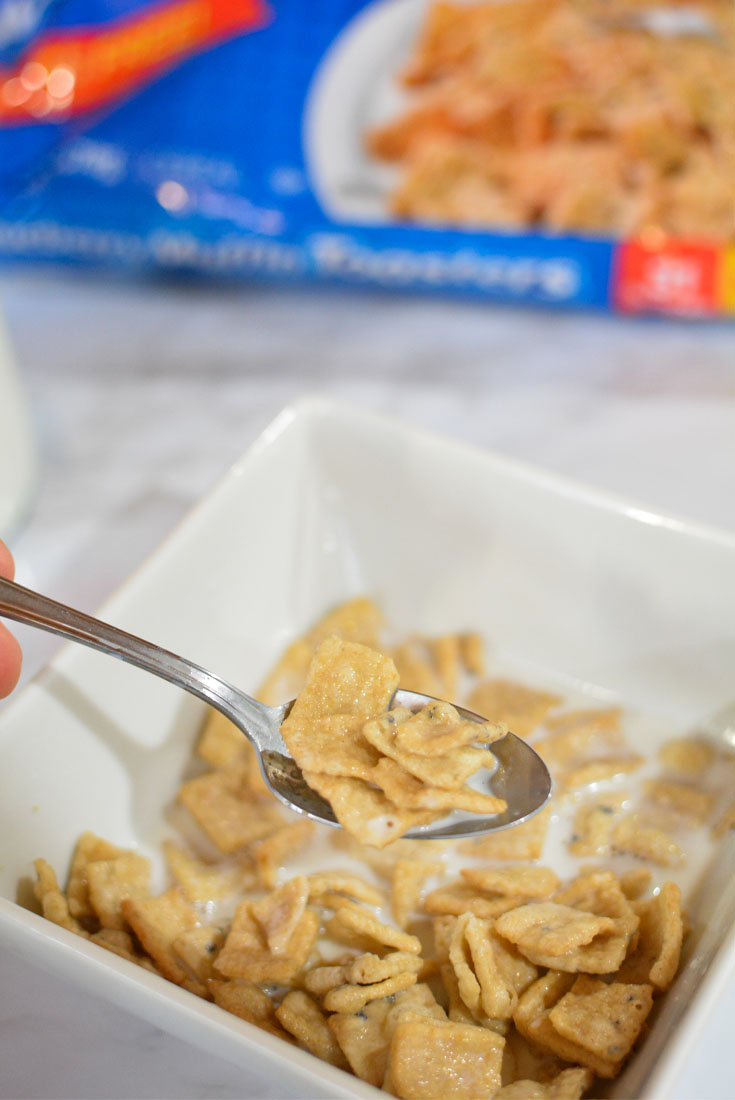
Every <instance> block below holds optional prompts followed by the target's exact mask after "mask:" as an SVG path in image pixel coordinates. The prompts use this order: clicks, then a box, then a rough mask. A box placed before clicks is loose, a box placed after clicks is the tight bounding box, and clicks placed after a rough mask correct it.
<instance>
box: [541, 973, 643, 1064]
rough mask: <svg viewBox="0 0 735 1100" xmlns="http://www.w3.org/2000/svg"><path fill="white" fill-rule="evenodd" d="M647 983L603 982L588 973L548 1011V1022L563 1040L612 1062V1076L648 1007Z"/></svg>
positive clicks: (636, 1034)
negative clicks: (567, 1040)
mask: <svg viewBox="0 0 735 1100" xmlns="http://www.w3.org/2000/svg"><path fill="white" fill-rule="evenodd" d="M652 1007H653V990H652V987H651V986H650V985H628V984H626V983H623V982H617V981H614V982H609V983H608V982H603V981H600V980H598V979H596V978H591V977H589V976H588V975H587V974H583V975H580V977H578V978H577V980H576V982H575V983H574V985H573V986H572V988H571V989H570V990H569V992H568V993H565V994H564V996H563V997H562V998H561V999H560V1000H559V1001H558V1002H557V1003H556V1004H555V1005H554V1007H553V1008H552V1009H551V1011H550V1012H549V1022H550V1023H551V1025H552V1026H553V1028H554V1029H555V1031H557V1032H558V1034H559V1035H561V1036H562V1037H563V1038H564V1039H569V1040H571V1041H572V1042H574V1043H576V1044H578V1045H579V1046H580V1047H582V1048H583V1050H584V1051H586V1052H589V1054H590V1055H592V1059H591V1060H590V1063H588V1064H589V1066H590V1069H594V1070H595V1072H599V1070H598V1069H597V1068H596V1066H595V1064H593V1063H594V1061H596V1060H597V1059H600V1060H602V1061H604V1062H609V1063H611V1064H612V1068H613V1072H612V1073H610V1074H607V1073H606V1074H601V1076H615V1075H616V1073H617V1070H618V1069H619V1068H620V1067H621V1066H622V1063H623V1061H624V1060H625V1058H627V1056H628V1054H629V1053H630V1051H631V1049H632V1047H633V1044H634V1043H635V1041H636V1039H637V1038H638V1036H639V1035H640V1033H641V1031H642V1029H643V1025H644V1023H645V1021H646V1017H647V1016H648V1014H649V1012H650V1011H651V1008H652Z"/></svg>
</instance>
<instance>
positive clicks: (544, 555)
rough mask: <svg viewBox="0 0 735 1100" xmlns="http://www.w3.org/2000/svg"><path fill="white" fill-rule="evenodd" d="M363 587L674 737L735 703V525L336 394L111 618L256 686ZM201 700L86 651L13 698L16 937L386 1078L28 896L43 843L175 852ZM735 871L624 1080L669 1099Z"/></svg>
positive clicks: (155, 1007) (58, 851)
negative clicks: (529, 463)
mask: <svg viewBox="0 0 735 1100" xmlns="http://www.w3.org/2000/svg"><path fill="white" fill-rule="evenodd" d="M253 517H258V519H257V522H254V519H253ZM363 592H367V593H369V594H370V595H372V596H374V597H375V598H376V600H377V601H378V602H379V603H380V605H381V606H382V607H383V608H384V610H385V612H386V615H387V617H388V619H389V621H390V622H391V623H393V624H395V626H396V628H397V629H398V630H399V631H401V632H406V633H408V632H409V631H421V632H426V633H437V632H440V631H446V630H451V629H463V628H466V627H475V628H478V629H481V630H483V632H484V633H485V634H486V635H487V637H488V638H489V640H490V642H491V645H492V654H493V660H494V661H496V660H497V661H499V662H500V663H501V664H505V665H507V666H509V667H510V666H512V667H514V668H516V669H519V670H520V669H522V670H525V672H526V674H527V677H528V679H529V681H530V682H534V681H536V682H541V683H543V682H550V681H553V682H555V683H557V684H561V685H566V686H568V688H569V691H570V692H571V693H577V694H579V693H580V692H581V693H582V694H585V695H588V696H589V697H591V698H595V699H600V698H606V699H619V700H620V701H621V702H622V703H623V704H624V705H627V706H631V707H632V708H634V709H640V710H641V711H643V712H645V713H649V714H652V715H655V716H656V718H657V720H659V721H660V722H661V723H664V724H666V723H671V726H672V729H673V730H676V731H680V730H683V729H687V728H691V727H693V726H695V725H696V723H697V722H698V721H700V720H701V719H702V718H703V717H704V716H706V715H708V714H710V713H712V712H714V711H716V710H717V709H718V708H719V707H721V706H722V705H724V704H725V703H727V702H728V701H729V700H730V698H731V695H730V694H729V693H731V692H732V676H731V670H732V668H733V665H734V663H735V662H734V660H733V658H735V538H733V536H731V535H728V534H724V533H720V532H718V531H715V530H711V529H706V528H703V527H701V526H697V525H693V524H688V523H686V522H684V521H680V520H677V519H674V518H671V517H665V516H660V515H656V514H653V513H652V512H650V511H646V510H644V509H641V508H639V507H636V506H634V505H632V504H628V503H625V502H623V501H620V500H617V499H614V498H611V497H610V496H607V495H604V494H602V493H597V492H595V491H594V490H590V489H587V488H585V487H584V486H580V485H577V484H574V483H571V482H569V481H566V480H563V479H560V478H557V477H555V476H551V475H548V474H545V473H543V472H541V471H538V470H535V469H533V468H529V467H525V466H522V465H519V464H517V463H515V462H511V461H508V460H506V459H504V458H503V457H501V456H498V455H493V454H490V453H486V452H483V451H479V450H475V449H472V448H469V447H466V446H464V445H463V444H461V443H457V442H453V441H449V440H444V439H441V438H437V437H434V436H431V435H428V434H425V433H423V432H420V431H418V430H414V429H412V428H409V427H407V426H406V425H405V424H402V423H399V422H396V421H392V420H388V419H384V418H382V417H379V416H376V415H373V414H366V413H363V412H360V411H358V410H355V409H351V408H347V407H343V406H340V405H336V404H333V403H331V402H327V401H323V400H319V399H312V400H306V401H303V402H301V403H299V404H298V405H296V406H294V407H293V408H291V409H288V410H286V411H285V412H284V413H282V414H281V416H280V417H279V418H278V419H277V421H276V422H275V423H274V424H273V425H272V426H271V427H270V428H269V429H268V430H267V431H266V432H265V433H264V435H263V436H262V437H261V439H260V440H259V441H258V442H257V443H256V444H255V445H254V446H253V447H252V448H251V449H250V451H249V452H248V453H247V454H246V455H245V456H244V458H243V459H242V460H241V461H240V462H239V463H238V464H237V465H236V466H235V467H234V468H233V469H232V470H231V471H230V472H229V474H228V475H227V476H226V477H225V479H224V480H223V481H222V483H221V484H220V485H219V487H218V488H217V489H216V490H215V491H214V492H213V493H212V494H211V495H209V496H208V497H207V498H205V499H204V500H203V501H202V503H201V504H200V505H199V506H198V507H197V508H196V509H195V510H194V511H193V512H192V513H191V514H190V515H189V517H188V518H187V519H186V520H185V521H184V522H183V524H182V525H181V526H180V527H179V528H178V529H177V530H176V531H175V532H174V534H173V535H172V536H171V537H170V538H169V539H168V540H167V541H166V543H165V544H164V545H163V546H162V547H161V549H160V550H159V551H158V552H157V553H156V554H155V555H154V556H153V557H152V558H151V559H150V560H149V562H148V563H147V564H146V565H145V566H144V567H143V568H142V569H141V570H139V572H138V573H137V574H136V575H135V576H134V577H133V578H131V580H130V581H129V582H128V583H127V584H126V585H125V587H124V588H123V589H122V590H121V591H120V593H119V594H118V595H117V596H116V597H115V598H114V599H113V600H111V601H110V602H109V603H108V604H107V606H106V607H105V608H103V609H102V611H101V612H100V614H101V617H103V618H106V619H109V620H110V621H111V622H114V623H116V624H119V625H120V626H122V627H124V628H126V629H128V630H131V631H133V632H134V633H138V634H140V635H142V636H143V637H148V638H151V640H154V641H157V642H159V643H160V644H162V645H164V646H167V647H168V648H170V649H173V650H175V651H178V652H181V653H183V654H185V655H186V656H187V657H189V658H191V659H192V660H195V661H198V662H199V663H200V664H202V665H204V666H205V667H211V668H212V669H214V670H216V671H217V672H219V673H221V674H222V675H223V676H225V677H227V678H229V679H231V680H233V681H235V682H237V683H240V684H242V685H243V686H244V687H245V688H246V689H247V688H251V689H252V688H253V687H254V686H255V684H256V683H257V682H258V680H260V679H261V677H262V676H263V674H264V673H265V672H266V670H267V669H268V667H269V666H270V664H271V663H272V662H273V660H274V659H275V657H276V656H277V654H278V653H279V652H280V650H281V649H282V648H283V646H284V644H285V643H286V642H287V641H288V640H289V639H290V638H292V637H293V636H294V635H295V634H297V633H299V632H300V631H302V630H303V629H304V628H305V627H307V626H308V625H309V624H310V623H311V622H313V621H314V620H315V619H317V618H318V617H319V616H320V615H321V614H322V613H323V611H324V610H325V609H326V608H327V607H329V606H330V605H332V604H334V603H336V602H338V601H340V600H342V599H344V598H346V597H348V596H351V595H355V594H358V593H363ZM202 714H203V709H202V706H201V705H200V704H198V703H197V702H196V701H195V700H193V699H191V698H189V697H188V696H186V695H184V694H183V693H182V692H180V691H179V690H177V689H175V688H173V687H171V686H170V685H168V684H165V683H163V682H161V681H159V680H156V679H155V678H153V677H151V676H149V675H146V674H145V673H142V672H140V671H138V670H136V669H133V668H131V667H129V666H125V665H122V664H120V663H118V662H115V661H112V660H110V659H109V658H107V657H103V656H101V655H100V654H97V653H94V652H91V651H89V650H86V649H82V648H81V647H78V646H69V647H67V648H65V649H64V650H62V651H61V653H60V654H59V656H58V657H57V659H55V660H54V661H53V662H52V664H51V665H50V666H49V667H48V668H47V669H46V670H45V671H44V672H42V673H41V674H40V675H39V676H38V677H37V678H36V680H35V681H33V682H32V683H31V684H29V685H28V686H27V687H26V688H25V689H24V690H23V691H22V692H20V693H19V694H18V696H17V697H16V698H15V700H13V701H12V702H11V703H10V705H8V706H7V707H6V708H5V709H4V710H3V712H2V714H0V784H1V785H2V797H1V798H0V836H2V857H1V858H0V864H1V865H2V867H1V869H0V895H1V896H0V936H1V937H2V941H3V943H4V944H5V945H6V946H7V947H9V948H10V949H11V950H13V951H15V952H16V953H17V954H19V955H20V956H22V957H25V958H27V959H28V960H29V961H33V962H34V963H35V964H37V965H41V966H43V967H47V968H48V969H49V970H52V971H53V972H55V973H56V974H57V975H60V976H61V977H63V978H65V979H67V980H69V981H71V982H75V983H77V984H79V985H82V986H83V987H85V988H86V989H88V990H89V991H90V992H92V993H94V994H96V995H99V996H103V997H106V998H108V999H109V1000H111V1001H113V1002H115V1003H116V1004H118V1005H120V1006H121V1007H123V1008H125V1009H127V1010H128V1011H132V1012H134V1013H136V1014H138V1015H140V1016H141V1017H143V1018H144V1019H146V1020H149V1021H150V1022H151V1023H153V1024H155V1025H156V1026H159V1027H162V1028H164V1029H166V1030H168V1031H170V1032H171V1033H173V1034H175V1035H177V1036H179V1037H181V1038H184V1039H185V1040H187V1041H189V1042H193V1043H197V1044H199V1045H201V1046H203V1047H205V1048H207V1049H209V1050H210V1051H212V1052H213V1053H216V1054H219V1055H221V1056H224V1057H226V1058H229V1059H230V1060H233V1061H235V1062H236V1063H238V1064H240V1065H242V1066H243V1067H247V1068H249V1069H254V1068H257V1069H258V1070H259V1071H262V1072H264V1073H265V1072H270V1071H271V1070H273V1071H275V1070H276V1068H277V1072H278V1074H279V1080H280V1081H282V1082H283V1084H284V1088H292V1089H293V1091H294V1095H303V1096H320V1097H326V1096H353V1097H354V1096H365V1097H368V1096H376V1095H378V1093H377V1091H376V1090H375V1089H373V1088H371V1087H369V1086H368V1085H366V1084H364V1083H363V1082H361V1081H359V1080H358V1079H356V1078H353V1077H348V1076H347V1075H345V1074H343V1073H342V1072H341V1071H339V1070H336V1069H334V1068H333V1067H331V1066H328V1065H326V1064H324V1063H321V1062H318V1061H316V1059H313V1058H312V1057H311V1056H310V1055H308V1054H306V1053H304V1052H302V1051H300V1050H296V1049H293V1048H291V1047H286V1046H285V1044H283V1043H282V1042H280V1040H278V1039H276V1038H274V1037H273V1036H270V1035H267V1034H265V1033H264V1032H262V1031H259V1030H258V1029H256V1028H254V1027H252V1026H250V1025H249V1024H247V1023H245V1022H244V1021H242V1020H239V1019H237V1018H235V1017H233V1016H231V1015H229V1014H227V1013H225V1012H223V1011H221V1010H220V1009H219V1008H217V1007H216V1006H214V1005H212V1004H209V1003H206V1002H204V1001H202V1000H200V999H199V998H197V997H195V996H193V995H191V994H188V993H186V992H185V991H184V990H181V989H179V988H178V987H177V986H174V985H172V984H171V983H169V982H166V981H164V980H163V979H161V978H158V977H156V976H155V975H152V974H149V973H147V972H145V971H143V970H142V969H141V968H139V967H136V966H134V965H133V964H129V963H127V962H125V961H124V960H122V959H119V958H117V957H116V956H114V955H112V954H111V953H109V952H106V951H104V950H103V949H102V948H98V947H97V946H96V945H94V944H90V943H88V942H86V941H84V940H82V939H80V938H79V937H76V936H74V935H73V934H71V933H67V932H65V931H64V930H63V929H60V928H58V927H56V926H55V925H53V924H50V923H49V922H47V921H45V920H43V919H42V918H41V917H39V916H37V915H36V914H34V913H32V912H29V911H27V910H26V909H24V908H22V907H21V906H19V905H17V904H15V901H16V897H17V896H18V893H17V891H18V883H19V882H21V883H23V882H25V884H26V886H27V883H28V881H29V880H30V878H31V877H32V875H33V868H32V861H33V859H35V858H36V857H38V856H41V855H42V856H44V857H45V858H46V859H48V860H49V862H50V863H51V864H52V865H53V866H54V867H55V868H56V869H57V871H58V872H59V874H60V875H63V874H64V872H65V869H66V867H67V865H68V860H69V856H70V853H71V851H72V848H73V845H74V842H75V840H76V838H77V836H78V835H79V834H80V833H81V832H82V831H84V830H85V829H92V830H94V831H95V832H97V833H99V834H101V835H103V836H106V837H108V838H109V839H111V840H113V841H114V842H116V843H118V844H122V845H130V846H133V845H134V846H138V847H140V848H141V849H142V850H143V851H145V852H146V854H150V855H153V856H154V857H155V853H156V850H157V842H158V840H159V839H160V836H161V835H162V831H163V821H162V812H163V808H164V807H165V806H166V804H167V803H168V802H169V801H170V799H171V798H172V796H173V794H174V792H175V790H176V788H177V786H178V785H179V781H180V776H181V772H182V770H183V768H184V766H185V762H186V760H187V759H188V757H189V755H190V753H191V749H192V745H193V742H194V737H195V734H196V730H197V728H198V725H199V723H200V721H201V718H202ZM732 871H733V849H732V847H730V848H728V850H727V851H724V850H723V853H722V855H721V857H720V859H719V860H718V862H717V864H716V865H715V866H714V867H713V868H712V869H711V873H710V875H709V878H708V880H707V882H706V883H705V887H704V888H703V889H702V890H700V891H699V892H698V894H697V896H696V898H695V899H694V901H693V902H692V901H690V906H691V908H690V915H691V917H692V921H693V932H692V934H691V936H690V937H689V942H688V945H687V952H686V960H687V961H686V962H685V965H684V967H683V969H682V972H681V974H680V975H679V978H678V979H677V982H676V984H675V986H674V988H673V989H672V990H671V991H670V993H669V994H668V995H667V996H666V997H665V998H664V999H663V1006H662V1009H661V1010H660V1012H659V1015H658V1018H657V1019H656V1020H655V1022H654V1024H653V1027H652V1030H651V1033H650V1034H649V1036H648V1037H647V1039H646V1040H645V1042H644V1043H643V1044H642V1046H641V1048H640V1050H639V1051H638V1053H637V1054H636V1055H635V1057H634V1058H633V1059H632V1061H631V1063H630V1065H629V1068H628V1069H627V1070H626V1073H625V1075H624V1076H623V1077H622V1078H620V1079H619V1080H618V1081H616V1082H614V1083H613V1084H612V1085H611V1086H610V1087H609V1090H608V1089H606V1095H607V1094H609V1095H610V1096H617V1097H628V1098H630V1097H649V1098H652V1097H654V1096H655V1097H663V1096H665V1095H666V1091H667V1088H668V1087H669V1085H670V1083H671V1081H672V1080H673V1079H674V1077H675V1074H676V1072H677V1067H678V1066H680V1065H681V1059H682V1058H684V1057H686V1052H687V1050H688V1049H690V1047H691V1044H692V1043H693V1042H695V1041H696V1036H697V1034H698V1030H699V1028H700V1027H701V1026H703V1023H704V1022H705V1020H706V1015H707V1012H708V1009H709V1006H710V1004H711V1002H712V999H713V998H714V997H715V996H716V994H717V990H718V987H719V984H720V983H721V982H722V981H724V980H725V979H726V977H727V975H728V974H729V973H731V972H732V969H733V962H734V961H735V959H734V957H735V948H734V947H733V943H732V940H733V937H732V930H733V927H735V886H734V880H735V876H733V874H732ZM22 889H23V887H21V896H22ZM382 1095H384V1094H382Z"/></svg>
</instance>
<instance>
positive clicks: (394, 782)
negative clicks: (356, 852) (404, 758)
mask: <svg viewBox="0 0 735 1100" xmlns="http://www.w3.org/2000/svg"><path fill="white" fill-rule="evenodd" d="M370 778H371V780H372V782H373V783H375V784H377V786H378V787H380V788H382V790H383V791H384V792H385V794H386V796H387V797H388V798H389V799H390V800H391V802H393V803H395V805H396V806H400V807H401V808H402V809H404V808H405V809H410V810H436V811H441V812H443V813H449V812H450V811H451V810H465V811H467V812H469V813H476V814H498V813H502V812H503V810H506V809H507V808H508V805H507V803H506V802H505V801H504V800H503V799H502V798H496V797H495V796H494V795H490V794H483V793H482V792H481V791H476V790H473V788H472V787H460V788H459V790H446V789H445V788H442V787H431V786H429V785H428V784H426V783H422V782H421V780H419V779H416V778H415V777H414V776H413V775H411V774H410V773H409V772H407V771H405V770H404V768H402V767H401V765H400V764H397V763H396V761H395V760H389V759H388V757H386V756H384V757H382V759H381V760H380V761H379V762H378V763H377V764H376V766H375V768H374V769H373V772H372V775H371V777H370Z"/></svg>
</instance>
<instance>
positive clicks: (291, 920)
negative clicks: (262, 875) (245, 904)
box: [250, 875, 309, 955]
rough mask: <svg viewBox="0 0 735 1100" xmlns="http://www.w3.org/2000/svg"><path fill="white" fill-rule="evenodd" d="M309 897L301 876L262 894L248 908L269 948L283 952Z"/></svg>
mask: <svg viewBox="0 0 735 1100" xmlns="http://www.w3.org/2000/svg"><path fill="white" fill-rule="evenodd" d="M308 898H309V884H308V882H307V880H306V876H305V875H297V876H296V877H295V878H292V879H290V880H289V881H288V882H284V884H283V886H279V887H278V888H277V889H276V890H273V892H272V893H270V894H266V896H265V897H264V898H260V900H259V901H254V902H253V903H252V905H251V907H250V912H251V914H252V915H253V916H254V917H255V919H256V920H257V922H258V924H259V925H260V927H261V929H262V931H263V935H264V936H265V940H266V943H267V944H268V948H269V950H270V951H271V952H272V953H273V954H274V955H283V953H284V952H285V951H286V950H288V945H289V942H290V940H291V937H292V936H293V934H294V932H295V931H296V928H297V927H298V925H299V924H300V922H301V918H302V917H303V915H304V911H305V910H306V902H307V900H308Z"/></svg>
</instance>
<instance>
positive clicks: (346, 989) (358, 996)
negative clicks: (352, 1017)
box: [324, 971, 418, 1012]
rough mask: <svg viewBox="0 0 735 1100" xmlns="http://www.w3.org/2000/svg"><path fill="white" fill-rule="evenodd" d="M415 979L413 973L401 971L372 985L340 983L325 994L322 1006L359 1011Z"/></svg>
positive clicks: (401, 988) (413, 983)
mask: <svg viewBox="0 0 735 1100" xmlns="http://www.w3.org/2000/svg"><path fill="white" fill-rule="evenodd" d="M417 980H418V979H417V975H416V974H415V973H409V972H408V971H403V972H402V973H400V974H394V975H393V977H391V978H384V979H383V981H381V982H374V983H373V984H372V985H341V986H338V987H337V989H330V990H329V992H328V993H326V994H325V996H324V1007H325V1008H326V1009H327V1011H328V1012H359V1011H360V1009H362V1008H364V1007H365V1005H366V1004H368V1003H369V1002H370V1001H377V1000H380V999H381V998H383V997H392V996H393V995H394V994H395V993H398V992H400V991H401V990H403V989H408V987H409V986H411V985H415V984H416V982H417Z"/></svg>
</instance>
